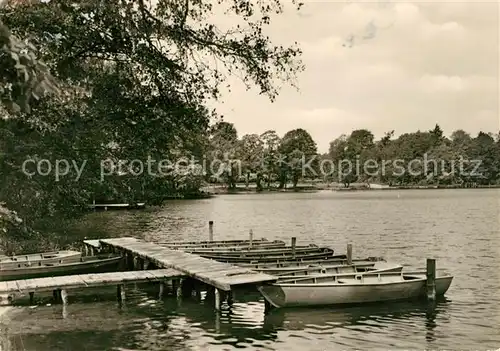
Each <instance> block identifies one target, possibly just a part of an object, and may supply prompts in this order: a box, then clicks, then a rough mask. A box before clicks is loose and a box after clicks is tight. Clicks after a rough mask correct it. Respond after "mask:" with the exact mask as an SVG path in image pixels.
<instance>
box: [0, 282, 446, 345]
mask: <svg viewBox="0 0 500 351" xmlns="http://www.w3.org/2000/svg"><path fill="white" fill-rule="evenodd" d="M140 288H141V289H140V290H132V291H129V295H130V298H129V303H128V304H127V305H126V306H122V307H119V305H118V303H116V302H114V301H112V300H113V299H112V296H113V294H112V293H111V292H110V291H109V292H108V294H107V298H108V300H107V301H102V297H103V296H104V295H103V294H102V291H101V292H100V296H101V301H94V300H95V296H96V295H95V294H93V293H91V294H87V295H83V296H79V297H77V298H74V301H73V303H72V304H70V305H69V306H67V307H66V308H64V312H63V313H64V314H65V315H64V317H63V316H62V314H63V313H61V312H62V310H63V306H39V307H37V308H34V309H19V310H18V312H17V313H14V314H13V315H12V320H10V321H9V322H8V323H7V324H6V325H5V324H4V326H5V328H4V329H3V331H4V333H2V334H3V335H4V338H3V340H2V350H67V349H71V350H74V349H78V348H75V345H78V344H79V343H81V342H82V340H85V345H86V348H85V349H86V350H103V349H113V348H114V349H117V350H118V349H119V348H122V349H123V348H125V349H134V350H166V349H168V350H185V349H191V348H193V347H194V348H203V347H206V348H208V349H212V348H214V347H217V346H221V347H222V346H223V345H226V346H232V347H236V348H245V347H252V348H256V347H257V348H259V349H260V348H266V347H271V345H273V344H274V343H276V342H279V343H285V344H286V343H290V341H289V340H288V339H287V338H286V336H287V335H289V334H290V333H292V334H291V335H297V332H302V334H305V335H309V336H314V337H315V338H316V339H318V340H323V339H330V338H331V337H332V336H333V335H342V334H345V335H347V334H349V335H350V337H354V338H356V337H358V338H363V340H364V341H365V342H366V341H369V340H371V341H375V340H377V339H378V338H380V336H381V335H383V334H386V333H387V332H386V330H387V329H394V328H402V329H404V330H406V331H407V332H408V331H409V330H413V331H414V333H419V331H420V330H422V329H425V339H426V342H427V343H428V344H429V348H430V347H433V345H434V341H435V340H436V337H437V336H436V335H435V333H436V327H437V320H438V319H439V325H440V326H441V327H442V326H443V323H447V317H446V315H447V312H448V309H449V306H450V303H451V302H450V301H449V300H446V299H440V300H438V301H436V302H435V303H434V304H428V303H426V302H400V303H396V304H390V305H386V304H374V305H369V306H354V307H343V308H322V309H312V308H300V309H278V310H273V311H271V312H270V313H268V314H264V306H263V301H262V300H260V301H257V300H256V299H258V296H257V295H256V294H255V293H240V295H239V298H238V301H237V302H235V303H233V305H232V306H228V305H226V304H224V305H223V310H222V311H221V312H220V313H216V312H215V311H214V309H213V303H211V301H209V300H208V299H206V298H205V299H203V300H202V301H197V300H196V299H195V298H187V299H183V300H182V301H180V300H178V299H177V298H175V297H168V298H166V299H164V300H157V293H156V291H155V289H153V288H152V287H144V286H142V287H140ZM248 301H250V302H248ZM368 331H369V332H370V333H367V332H368ZM295 337H296V336H295ZM287 340H288V341H287ZM358 343H359V341H358ZM291 344H293V341H292V342H291ZM291 349H293V350H295V349H297V348H295V347H293V346H292V348H291Z"/></svg>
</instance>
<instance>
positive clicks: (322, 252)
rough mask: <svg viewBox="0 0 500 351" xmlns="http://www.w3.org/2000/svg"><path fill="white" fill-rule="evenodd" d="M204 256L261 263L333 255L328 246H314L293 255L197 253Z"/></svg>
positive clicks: (304, 259)
mask: <svg viewBox="0 0 500 351" xmlns="http://www.w3.org/2000/svg"><path fill="white" fill-rule="evenodd" d="M199 256H201V257H204V258H209V259H212V260H216V261H219V262H225V263H233V264H239V263H256V264H257V263H263V262H268V263H271V262H277V261H291V260H293V261H297V260H302V261H307V260H319V259H327V258H329V257H333V250H332V249H329V248H316V249H314V251H312V252H307V253H296V254H295V255H293V254H291V253H290V254H287V253H283V254H281V255H279V254H276V255H268V254H261V255H255V256H247V257H238V256H225V255H224V256H222V255H217V254H202V255H199Z"/></svg>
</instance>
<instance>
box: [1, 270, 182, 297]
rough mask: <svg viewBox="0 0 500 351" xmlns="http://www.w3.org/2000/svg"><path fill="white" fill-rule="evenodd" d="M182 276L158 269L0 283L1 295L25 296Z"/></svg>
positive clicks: (174, 272)
mask: <svg viewBox="0 0 500 351" xmlns="http://www.w3.org/2000/svg"><path fill="white" fill-rule="evenodd" d="M182 276H184V274H183V273H181V272H179V271H176V270H175V269H156V270H147V271H130V272H111V273H95V274H79V275H68V276H61V277H46V278H33V279H22V280H12V281H5V282H0V294H16V295H17V294H19V295H24V294H26V293H34V292H41V291H53V290H69V289H79V288H89V287H102V286H110V285H120V284H128V283H146V282H153V281H154V282H161V281H166V280H170V279H172V278H177V277H182Z"/></svg>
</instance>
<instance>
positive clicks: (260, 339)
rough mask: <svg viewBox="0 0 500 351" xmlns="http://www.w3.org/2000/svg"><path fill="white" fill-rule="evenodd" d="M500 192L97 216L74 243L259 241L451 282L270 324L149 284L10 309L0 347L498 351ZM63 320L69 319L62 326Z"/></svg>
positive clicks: (222, 203)
mask: <svg viewBox="0 0 500 351" xmlns="http://www.w3.org/2000/svg"><path fill="white" fill-rule="evenodd" d="M499 210H500V191H498V190H443V191H441V190H422V191H420V190H411V191H384V192H376V191H374V192H352V193H351V192H350V193H333V192H329V191H325V192H319V193H313V194H269V195H241V196H240V195H232V196H221V197H217V198H213V199H208V200H199V201H173V202H170V203H168V204H166V205H165V206H164V207H163V208H161V209H148V210H146V211H136V212H108V213H94V214H92V215H90V216H89V217H87V218H86V219H85V220H83V221H82V222H81V223H78V225H77V226H76V228H73V229H72V230H71V235H72V236H73V237H74V239H75V240H76V239H81V238H82V237H84V236H87V237H89V238H90V237H95V238H97V237H103V236H137V237H143V238H146V239H165V240H200V239H206V238H207V237H208V229H207V222H208V220H214V221H215V227H214V229H215V239H216V240H221V239H246V238H247V236H248V234H247V233H248V231H249V230H250V229H252V230H253V232H254V237H266V238H268V239H283V240H290V237H291V236H296V237H297V241H298V244H300V243H302V244H306V243H310V242H314V243H317V244H321V245H327V246H330V247H332V248H334V249H336V250H337V252H345V247H346V245H347V243H348V242H350V243H352V244H353V246H354V255H355V256H360V257H362V256H368V255H370V256H375V255H376V256H379V255H380V256H385V257H386V258H387V259H389V260H394V261H398V262H401V263H404V264H407V265H410V266H412V267H424V266H425V258H426V257H435V258H436V259H437V264H438V268H446V269H447V270H449V271H450V272H451V273H452V274H453V275H454V276H455V279H454V280H453V283H452V285H451V287H450V290H449V291H448V293H447V295H446V297H445V298H444V299H442V300H440V301H438V302H437V303H436V305H435V306H428V305H427V304H426V303H397V304H381V305H380V304H378V305H371V306H369V307H349V308H323V309H284V310H276V311H274V312H273V313H271V314H269V315H267V316H265V315H264V306H263V301H262V299H261V298H260V297H259V296H258V295H252V294H248V295H245V296H239V297H238V301H237V303H235V304H234V305H233V306H232V307H231V308H229V307H228V306H224V310H223V312H222V313H221V314H220V315H218V314H216V313H214V311H213V309H212V306H211V305H210V304H208V303H206V302H204V301H201V302H196V301H194V300H190V299H185V300H183V301H177V300H176V299H173V298H167V299H166V300H165V301H156V299H155V291H154V288H152V287H141V286H138V287H134V286H130V288H129V291H128V293H129V296H128V301H127V305H126V306H125V308H122V309H120V308H118V306H117V304H116V303H115V302H114V296H115V295H114V294H115V291H114V290H113V289H102V290H101V291H93V290H88V291H84V292H79V293H78V294H77V295H75V296H72V295H71V296H70V304H69V306H68V307H67V308H66V309H65V310H64V311H63V310H62V306H45V305H44V304H40V305H39V306H38V307H36V308H28V307H15V308H14V309H13V310H11V311H10V312H9V313H7V314H6V315H4V316H3V317H2V318H3V324H2V326H1V335H2V339H1V341H2V342H1V344H2V345H1V346H2V348H1V349H2V350H7V349H9V350H51V351H52V350H233V349H236V348H244V349H247V350H289V351H294V350H301V351H302V350H350V349H370V350H371V349H378V350H388V349H391V350H396V349H398V350H401V349H414V350H422V349H448V350H488V349H490V350H495V349H498V348H500V293H499V292H500V274H499V268H500V252H499V251H500V220H499ZM63 317H64V318H63Z"/></svg>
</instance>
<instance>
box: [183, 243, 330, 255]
mask: <svg viewBox="0 0 500 351" xmlns="http://www.w3.org/2000/svg"><path fill="white" fill-rule="evenodd" d="M183 251H185V252H187V253H192V254H195V255H199V256H204V255H209V256H222V257H238V258H239V257H268V256H270V257H278V256H279V257H286V256H292V255H293V253H294V252H295V255H307V254H313V253H318V252H319V253H324V252H329V253H332V254H333V250H332V249H329V248H320V247H317V246H315V245H314V246H313V245H308V246H298V247H296V248H295V251H294V249H292V248H291V247H289V246H287V247H280V248H267V247H266V248H260V247H259V248H252V249H245V250H242V249H238V250H231V249H230V250H227V249H219V250H217V249H194V250H183Z"/></svg>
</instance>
